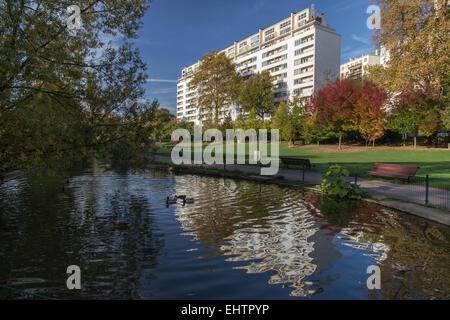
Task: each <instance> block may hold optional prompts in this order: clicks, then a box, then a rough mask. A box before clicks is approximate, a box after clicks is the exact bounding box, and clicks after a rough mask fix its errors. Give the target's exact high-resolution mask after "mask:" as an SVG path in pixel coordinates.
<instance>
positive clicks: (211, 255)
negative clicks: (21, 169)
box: [0, 169, 450, 299]
mask: <svg viewBox="0 0 450 320" xmlns="http://www.w3.org/2000/svg"><path fill="white" fill-rule="evenodd" d="M63 185H65V187H64V190H63V188H62V186H63ZM172 194H186V195H187V196H188V197H193V198H194V199H195V202H194V203H192V204H185V205H184V206H183V205H182V203H181V202H180V203H178V204H174V205H169V206H166V203H165V198H166V197H167V196H168V195H172ZM113 222H126V223H128V224H129V229H127V230H114V228H113V227H112V223H113ZM449 244H450V230H449V228H446V227H443V226H438V225H435V224H433V223H430V222H427V221H425V220H421V219H418V218H415V217H412V216H408V215H404V214H402V213H399V212H395V211H391V210H387V209H384V208H382V207H380V206H378V205H375V204H369V203H361V204H348V203H342V202H341V203H340V202H335V201H333V200H330V199H326V198H323V197H322V196H320V195H318V194H315V193H313V192H303V191H301V190H293V189H286V188H281V187H277V186H272V185H262V186H260V185H258V184H255V183H250V182H246V181H236V180H231V179H221V178H211V177H201V176H193V175H172V174H168V173H162V172H157V171H149V172H145V173H138V174H137V173H134V174H133V173H127V172H122V173H117V172H105V171H102V170H99V169H91V170H88V171H85V172H83V173H81V174H78V175H75V176H73V177H71V179H70V181H69V183H68V184H67V182H66V181H65V179H56V178H23V179H20V180H15V181H9V182H7V183H5V184H3V185H1V186H0V299H41V298H42V299H45V298H56V299H103V298H105V299H106V298H108V299H412V298H415V299H449V298H450V280H449V277H448V270H449V266H450V246H449ZM69 265H78V266H80V268H81V290H68V289H67V287H66V279H67V277H68V275H67V274H66V269H67V267H68V266H69ZM370 265H378V266H379V267H380V269H381V289H380V290H368V289H367V286H366V281H367V278H368V277H369V274H367V267H368V266H370Z"/></svg>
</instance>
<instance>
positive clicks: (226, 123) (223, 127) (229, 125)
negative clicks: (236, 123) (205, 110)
mask: <svg viewBox="0 0 450 320" xmlns="http://www.w3.org/2000/svg"><path fill="white" fill-rule="evenodd" d="M219 129H220V131H221V132H222V134H223V136H224V137H225V136H226V133H227V129H233V119H232V118H231V115H230V114H228V115H227V116H226V117H225V119H224V120H223V122H222V123H221V124H220V126H219Z"/></svg>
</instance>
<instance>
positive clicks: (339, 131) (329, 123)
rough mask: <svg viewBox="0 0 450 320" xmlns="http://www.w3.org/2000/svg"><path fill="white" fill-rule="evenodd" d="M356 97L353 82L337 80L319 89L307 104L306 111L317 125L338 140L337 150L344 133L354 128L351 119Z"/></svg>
mask: <svg viewBox="0 0 450 320" xmlns="http://www.w3.org/2000/svg"><path fill="white" fill-rule="evenodd" d="M358 97H359V93H358V90H357V89H356V87H355V83H354V81H353V80H351V79H342V80H341V79H337V80H336V81H334V82H333V83H330V84H329V85H327V86H326V87H323V88H321V89H319V90H318V91H317V92H316V93H315V94H314V95H313V96H312V97H311V98H310V100H309V101H308V102H307V109H308V110H309V112H310V113H311V114H315V115H316V119H317V120H316V121H317V123H318V124H319V125H321V126H324V127H326V128H327V130H328V132H329V134H330V135H331V136H335V137H338V138H339V150H340V149H341V144H342V136H343V135H344V133H345V132H346V131H349V130H352V129H354V128H355V126H354V125H355V124H354V122H353V121H352V117H353V113H354V110H355V108H356V105H357V102H358Z"/></svg>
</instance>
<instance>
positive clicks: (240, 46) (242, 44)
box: [239, 41, 247, 49]
mask: <svg viewBox="0 0 450 320" xmlns="http://www.w3.org/2000/svg"><path fill="white" fill-rule="evenodd" d="M245 46H247V41H245V42H241V43H240V44H239V49H242V48H243V47H245Z"/></svg>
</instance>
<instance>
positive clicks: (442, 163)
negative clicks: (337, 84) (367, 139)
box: [157, 143, 450, 185]
mask: <svg viewBox="0 0 450 320" xmlns="http://www.w3.org/2000/svg"><path fill="white" fill-rule="evenodd" d="M269 149H270V148H269ZM171 150H172V147H171V146H163V147H161V148H160V149H159V150H158V151H157V153H158V154H162V155H170V153H171ZM246 150H247V151H246V153H247V156H248V145H247V148H246ZM280 156H291V157H301V158H308V159H310V161H311V163H312V164H313V165H314V168H313V170H319V171H321V172H324V171H326V169H327V168H328V166H329V165H332V164H340V165H342V166H344V167H346V168H347V169H348V170H349V171H350V173H351V175H354V173H355V172H356V171H358V175H359V176H365V175H364V172H365V171H367V170H369V169H370V168H371V166H372V164H373V163H374V162H385V163H394V164H404V165H418V166H420V169H419V171H418V172H417V176H418V177H425V175H427V174H428V175H430V176H431V177H432V178H433V179H435V180H439V181H441V182H445V183H448V184H449V185H450V150H443V149H424V148H421V149H418V150H413V149H412V148H400V147H399V148H393V147H382V146H381V147H375V148H367V149H366V148H365V147H347V146H344V150H342V151H338V150H337V146H330V145H327V146H316V145H309V146H301V147H295V148H289V147H288V144H287V143H281V144H280Z"/></svg>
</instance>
